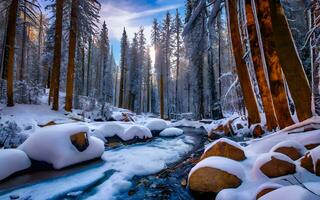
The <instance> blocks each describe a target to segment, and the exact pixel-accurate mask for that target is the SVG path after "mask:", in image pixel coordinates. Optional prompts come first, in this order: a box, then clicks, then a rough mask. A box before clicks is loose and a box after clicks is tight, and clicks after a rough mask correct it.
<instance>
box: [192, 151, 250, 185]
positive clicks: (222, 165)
mask: <svg viewBox="0 0 320 200" xmlns="http://www.w3.org/2000/svg"><path fill="white" fill-rule="evenodd" d="M204 167H210V168H215V169H220V170H222V171H225V172H227V173H229V174H232V175H235V176H237V177H238V178H239V179H240V180H244V179H245V177H246V175H245V173H244V169H243V167H242V165H241V164H240V163H239V162H236V161H234V160H231V159H228V158H224V157H218V156H211V157H209V158H206V159H204V160H202V161H200V162H199V163H198V164H196V165H195V166H194V167H193V168H192V169H191V171H190V172H189V176H188V178H190V176H191V174H192V173H194V172H195V171H196V170H198V169H200V168H204Z"/></svg>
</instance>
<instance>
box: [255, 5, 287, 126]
mask: <svg viewBox="0 0 320 200" xmlns="http://www.w3.org/2000/svg"><path fill="white" fill-rule="evenodd" d="M252 5H255V7H256V9H254V11H255V10H256V12H257V17H258V21H259V25H260V31H261V39H262V43H263V50H264V55H265V57H266V63H267V68H268V75H269V83H270V89H271V93H272V99H273V105H274V108H275V113H276V116H277V120H278V124H279V126H280V128H281V129H282V128H285V127H287V126H290V125H292V124H293V121H292V118H291V114H290V110H289V106H288V99H287V95H286V91H285V87H284V81H283V78H282V70H281V64H280V62H279V57H278V54H277V52H276V50H275V42H274V40H273V38H272V34H273V29H272V23H271V16H270V8H269V3H268V0H258V1H254V0H252Z"/></svg>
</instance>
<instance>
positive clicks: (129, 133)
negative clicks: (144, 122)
mask: <svg viewBox="0 0 320 200" xmlns="http://www.w3.org/2000/svg"><path fill="white" fill-rule="evenodd" d="M119 137H120V138H121V139H122V140H124V141H128V140H132V139H134V138H139V139H149V138H152V133H151V131H150V130H149V129H148V128H146V127H144V126H140V125H132V126H130V127H129V128H127V129H126V130H125V131H124V133H123V134H120V135H119Z"/></svg>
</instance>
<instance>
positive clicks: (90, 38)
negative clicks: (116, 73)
mask: <svg viewBox="0 0 320 200" xmlns="http://www.w3.org/2000/svg"><path fill="white" fill-rule="evenodd" d="M91 49H92V36H90V37H89V49H88V63H87V64H88V65H87V96H89V95H90V94H89V90H90V83H91V73H90V67H91Z"/></svg>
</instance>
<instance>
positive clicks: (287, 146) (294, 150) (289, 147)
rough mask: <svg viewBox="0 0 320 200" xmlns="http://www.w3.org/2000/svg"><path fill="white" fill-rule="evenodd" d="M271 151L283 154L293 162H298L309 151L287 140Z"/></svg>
mask: <svg viewBox="0 0 320 200" xmlns="http://www.w3.org/2000/svg"><path fill="white" fill-rule="evenodd" d="M270 151H271V152H278V153H282V154H284V155H286V156H288V157H289V158H291V159H292V160H298V159H299V158H301V157H302V156H303V155H304V154H305V152H306V151H307V149H306V148H305V147H304V146H302V145H301V144H300V143H298V142H296V141H293V140H286V141H283V142H280V143H278V144H277V145H275V146H274V147H273V148H272V149H271V150H270Z"/></svg>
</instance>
